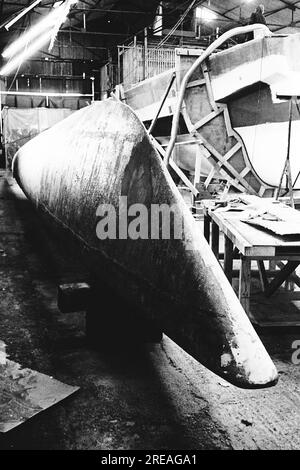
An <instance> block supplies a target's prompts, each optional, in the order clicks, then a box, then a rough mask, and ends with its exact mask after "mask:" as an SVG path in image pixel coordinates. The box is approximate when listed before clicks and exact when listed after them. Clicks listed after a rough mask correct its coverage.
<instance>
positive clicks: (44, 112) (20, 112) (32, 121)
mask: <svg viewBox="0 0 300 470" xmlns="http://www.w3.org/2000/svg"><path fill="white" fill-rule="evenodd" d="M71 113H73V110H71V109H67V108H23V109H19V108H7V107H4V108H3V113H2V116H3V138H4V148H5V155H6V167H7V168H9V169H10V168H11V162H12V159H13V157H14V155H15V153H16V152H17V151H18V149H19V148H20V147H22V145H24V144H25V143H26V142H28V140H30V139H32V138H33V137H35V136H36V135H37V134H39V133H40V132H42V131H44V130H46V129H48V128H49V127H51V126H53V125H54V124H56V123H57V122H59V121H61V120H62V119H65V118H66V117H67V116H69V115H70V114H71Z"/></svg>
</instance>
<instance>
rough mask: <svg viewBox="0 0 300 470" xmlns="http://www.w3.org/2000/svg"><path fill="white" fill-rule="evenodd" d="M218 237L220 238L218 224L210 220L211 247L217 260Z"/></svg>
mask: <svg viewBox="0 0 300 470" xmlns="http://www.w3.org/2000/svg"><path fill="white" fill-rule="evenodd" d="M219 238H220V229H219V227H218V225H217V224H216V223H215V222H214V221H212V229H211V248H212V251H213V253H214V255H215V257H216V258H217V260H219Z"/></svg>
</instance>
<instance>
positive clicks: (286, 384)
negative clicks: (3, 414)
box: [0, 173, 300, 450]
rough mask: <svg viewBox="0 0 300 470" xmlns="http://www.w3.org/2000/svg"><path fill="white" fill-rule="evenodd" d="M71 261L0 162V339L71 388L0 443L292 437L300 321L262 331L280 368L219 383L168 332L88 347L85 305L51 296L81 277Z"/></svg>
mask: <svg viewBox="0 0 300 470" xmlns="http://www.w3.org/2000/svg"><path fill="white" fill-rule="evenodd" d="M77 263H78V260H76V259H74V258H73V259H72V260H70V259H66V258H65V256H64V254H63V251H62V248H61V246H59V245H58V244H57V243H56V242H55V241H53V240H52V238H51V236H49V235H48V233H47V232H46V231H45V228H43V227H42V226H41V225H40V223H39V220H38V219H37V217H36V215H35V213H34V212H33V210H32V208H31V206H30V204H29V203H28V201H27V200H26V199H25V198H24V196H23V195H22V193H21V191H20V190H18V188H17V187H16V185H15V184H13V183H12V181H11V180H8V182H7V181H6V179H5V176H4V174H3V173H2V174H1V173H0V340H2V341H4V342H5V343H6V345H7V352H8V354H9V356H10V359H11V360H13V361H16V362H19V363H21V364H22V366H23V367H29V368H32V369H35V370H37V371H39V372H42V373H45V374H48V375H50V376H54V377H55V378H56V379H58V380H61V381H63V382H65V383H67V384H70V385H78V386H80V387H81V389H80V391H79V392H78V393H77V394H75V395H74V396H72V397H70V398H69V399H67V400H65V401H63V402H61V403H60V404H59V405H56V406H55V407H52V408H50V409H49V410H47V411H45V412H43V413H41V414H39V415H37V416H36V417H35V418H33V419H31V420H29V421H27V422H26V423H25V424H23V425H22V426H20V427H19V428H17V429H15V430H13V431H11V432H9V433H7V434H2V435H0V449H107V450H113V449H126V450H127V449H134V450H136V449H146V450H147V449H155V450H161V449H232V448H234V449H281V448H282V449H298V448H300V395H299V378H300V365H298V366H297V365H294V364H293V363H292V360H291V357H292V354H293V352H294V351H293V349H292V343H293V342H294V341H295V340H300V329H288V330H287V329H282V328H278V329H274V328H273V329H269V330H263V331H260V335H261V338H262V340H263V342H264V343H265V345H266V347H267V349H268V351H269V352H270V354H271V356H272V358H273V359H274V361H275V363H276V365H277V367H278V370H279V373H280V381H279V384H278V385H277V386H276V387H274V388H272V389H268V390H260V391H244V390H239V389H237V388H235V387H233V386H231V385H229V384H227V383H226V382H224V381H223V380H221V379H219V378H218V377H216V376H215V375H214V374H212V373H210V372H209V371H208V370H206V369H205V368H204V367H202V366H201V365H200V364H198V363H197V362H196V361H194V360H193V359H192V358H191V357H190V356H188V355H187V354H185V353H184V352H183V351H182V350H181V349H180V348H179V347H177V346H176V345H175V344H174V343H173V342H172V341H171V340H169V339H168V338H166V337H165V338H164V340H163V342H162V344H157V345H145V346H139V347H135V348H132V347H131V348H130V347H129V346H128V348H127V349H126V348H125V349H124V348H122V349H121V350H117V349H115V350H114V351H102V352H101V351H98V352H97V351H93V350H91V349H89V347H88V345H87V344H86V342H85V336H84V317H83V315H82V314H80V313H79V314H72V315H70V314H68V315H62V314H60V313H59V311H58V310H57V307H56V286H57V284H58V283H59V282H60V281H61V280H70V279H72V278H73V279H74V280H79V278H80V276H81V277H84V273H81V272H80V268H79V267H78V264H77ZM294 307H295V305H294ZM296 307H297V305H296ZM103 308H104V309H105V305H104V306H103ZM266 308H268V314H269V316H270V312H272V305H269V304H268V305H267V306H266ZM285 308H288V307H287V305H285ZM299 313H300V312H299Z"/></svg>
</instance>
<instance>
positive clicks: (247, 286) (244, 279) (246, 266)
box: [239, 256, 251, 314]
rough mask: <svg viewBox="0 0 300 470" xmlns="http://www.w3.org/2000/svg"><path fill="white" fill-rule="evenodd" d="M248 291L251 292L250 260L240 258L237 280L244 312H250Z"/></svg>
mask: <svg viewBox="0 0 300 470" xmlns="http://www.w3.org/2000/svg"><path fill="white" fill-rule="evenodd" d="M250 291H251V259H250V258H246V257H244V256H242V257H241V269H240V279H239V300H240V302H241V305H242V307H243V308H244V310H245V312H246V313H247V314H249V312H250Z"/></svg>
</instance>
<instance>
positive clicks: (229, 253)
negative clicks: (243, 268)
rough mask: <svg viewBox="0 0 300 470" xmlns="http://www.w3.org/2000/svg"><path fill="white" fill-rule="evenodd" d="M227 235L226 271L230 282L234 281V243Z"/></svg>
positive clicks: (225, 251)
mask: <svg viewBox="0 0 300 470" xmlns="http://www.w3.org/2000/svg"><path fill="white" fill-rule="evenodd" d="M224 236H225V249H224V271H225V274H226V276H227V279H228V281H229V282H230V284H231V283H232V267H233V243H232V241H231V240H230V239H229V238H228V237H227V236H226V235H224Z"/></svg>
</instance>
